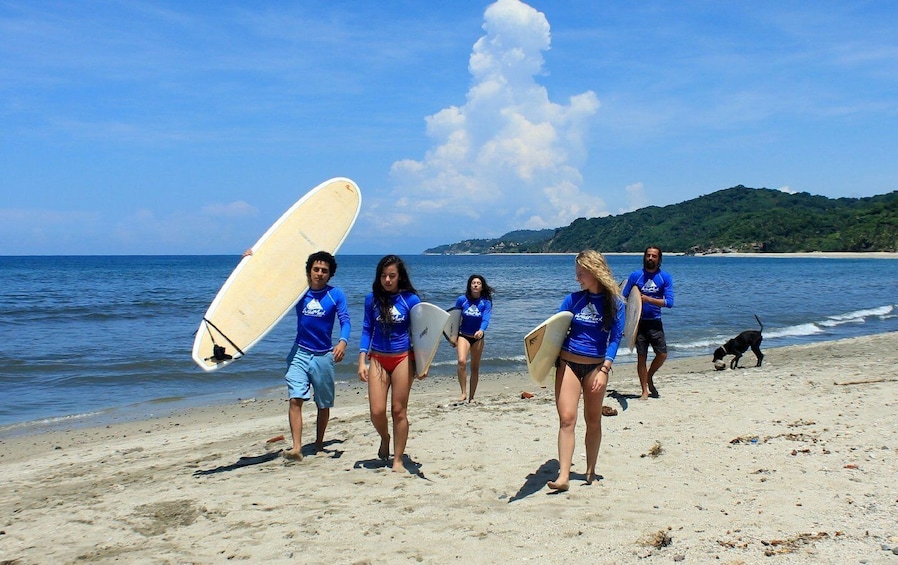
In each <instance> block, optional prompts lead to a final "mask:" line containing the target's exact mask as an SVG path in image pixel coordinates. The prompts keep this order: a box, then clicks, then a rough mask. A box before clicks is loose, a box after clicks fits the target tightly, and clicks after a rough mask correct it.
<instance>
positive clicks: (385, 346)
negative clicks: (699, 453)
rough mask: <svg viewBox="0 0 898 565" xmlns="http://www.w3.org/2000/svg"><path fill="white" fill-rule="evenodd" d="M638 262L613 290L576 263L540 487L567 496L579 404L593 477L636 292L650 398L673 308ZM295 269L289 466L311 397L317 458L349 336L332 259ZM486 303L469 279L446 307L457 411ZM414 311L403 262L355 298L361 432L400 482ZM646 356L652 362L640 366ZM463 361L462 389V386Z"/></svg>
mask: <svg viewBox="0 0 898 565" xmlns="http://www.w3.org/2000/svg"><path fill="white" fill-rule="evenodd" d="M642 259H643V266H642V268H641V269H639V270H636V271H634V272H633V273H632V274H631V275H630V276H629V277H628V279H627V281H626V283H625V284H624V285H623V287H621V286H620V285H619V284H618V283H617V282H616V281H615V279H614V276H613V274H612V272H611V269H610V268H609V266H608V263H607V262H606V260H605V258H604V256H602V254H601V253H599V252H597V251H593V250H586V251H582V252H580V253H579V254H578V255H577V256H576V259H575V267H574V268H575V279H576V281H577V283H578V284H579V285H580V290H579V291H578V292H573V293H571V294H569V295H568V296H566V297H565V298H564V300H563V301H562V303H561V306H560V308H559V311H569V312H571V313H572V314H573V319H572V321H571V326H570V330H569V332H568V335H567V337H566V338H565V340H564V343H563V344H562V348H561V353H560V355H559V356H558V359H557V361H556V372H555V405H556V408H557V412H558V419H559V430H558V461H559V474H558V477H557V479H556V480H554V481H549V482H548V483H547V485H548V487H549V488H550V489H553V490H556V491H564V490H567V489H568V488H569V486H570V470H571V464H572V458H573V452H574V445H575V436H574V430H575V426H576V423H577V413H578V410H579V403H580V397H581V396H582V397H583V404H584V406H583V416H584V419H585V421H586V440H585V441H586V473H585V477H586V482H587V484H591V483H592V482H593V481H594V480H595V479H596V477H597V475H596V461H597V459H598V453H599V447H600V445H601V442H602V403H603V399H604V398H605V393H606V391H607V387H608V379H609V376H610V375H611V372H612V366H613V363H614V359H615V356H616V354H617V350H618V347H619V345H620V341H621V338H622V336H623V328H624V317H625V307H624V301H625V300H626V297H627V296H629V293H630V290H631V289H632V288H633V287H634V286H635V287H637V288H638V289H639V290H640V292H641V296H642V303H643V307H642V317H641V320H640V323H639V327H638V329H637V339H636V352H637V373H638V375H639V381H640V385H641V388H642V396H641V398H642V399H646V398H649V397H650V396H651V397H657V396H658V391H657V388H656V387H655V384H654V380H653V376H654V375H655V373H656V372H657V371H658V369H659V368H660V367H661V365H662V364H663V363H664V360H665V359H666V358H667V345H666V342H665V338H664V329H663V326H662V324H661V308H671V307H673V279H672V277H671V276H670V274H669V273H667V272H666V271H662V270H661V260H662V252H661V249H660V248H658V247H655V246H651V247H648V248H646V250H645V252H644V253H643V258H642ZM305 269H306V275H307V277H308V283H309V288H308V290H307V291H306V292H305V293H304V294H303V296H302V297H301V298H300V299H299V301H298V302H297V304H296V306H295V310H296V316H297V331H296V339H295V341H294V344H293V348H292V349H291V352H290V354H289V355H288V357H287V370H286V374H285V379H286V381H287V391H288V396H289V408H288V419H289V423H290V433H291V437H292V441H293V445H292V447H291V448H290V449H288V450H286V451H285V452H284V457H286V458H287V459H291V460H301V459H302V450H301V448H302V427H303V422H302V407H303V403H304V402H307V401H309V400H312V398H313V393H314V401H315V404H316V406H317V408H318V413H317V421H316V439H315V449H316V451H321V450H323V449H324V435H325V432H326V430H327V424H328V421H329V419H330V409H331V408H332V407H333V405H334V396H335V392H334V364H335V363H339V362H341V361H342V360H343V359H344V357H345V354H346V348H347V346H348V344H349V332H350V319H349V309H348V307H347V301H346V295H345V294H344V293H343V291H342V290H341V289H340V288H338V287H335V286H332V285H331V284H330V280H331V278H332V277H333V276H334V275H336V273H337V261H336V259H335V258H334V256H333V255H331V254H330V253H327V252H324V251H319V252H316V253H312V254H311V255H309V257H308V259H307V261H306V266H305ZM492 298H493V289H492V287H490V285H489V284H487V281H486V278H484V276H483V275H480V274H473V275H471V276H469V277H468V281H467V285H466V288H465V293H464V294H463V295H461V296H459V297H458V299H457V300H456V303H455V307H456V308H458V309H459V310H461V313H462V317H461V322H460V326H459V336H458V339H457V340H456V348H457V360H458V363H457V374H458V381H459V385H460V387H461V397H460V399H459V400H460V401H463V402H472V401H473V400H474V395H475V393H476V390H477V384H478V380H479V371H480V360H481V356H482V354H483V348H484V343H485V337H484V336H485V332H486V330H487V328H488V327H489V323H490V314H491V311H492ZM420 302H421V299H420V297H419V295H418V292H417V291H416V290H415V287H414V286H413V285H412V282H411V279H410V278H409V273H408V269H407V268H406V266H405V263H404V262H403V260H402V259H401V258H400V257H398V256H396V255H387V256H385V257H383V258H381V259H380V261H378V263H377V269H376V272H375V276H374V281H373V283H372V285H371V292H370V293H368V295H367V296H366V297H365V307H364V318H363V322H362V336H361V342H360V346H359V356H358V376H359V379H361V380H362V381H363V382H366V383H367V385H368V403H369V410H370V417H371V423H372V424H373V425H374V428H375V430H376V431H377V433H378V435H379V436H380V445H379V447H378V451H377V455H378V457H379V458H380V459H382V460H384V461H388V460H389V458H390V448H391V440H392V453H393V461H392V469H393V470H394V471H397V472H407V471H406V469H405V465H404V463H405V461H404V455H405V448H406V444H407V442H408V436H409V423H408V401H409V394H410V392H411V388H412V383H413V381H414V379H415V378H416V377H417V378H424V377H425V376H426V375H424V374H420V375H416V369H415V363H414V351H413V350H412V347H411V339H410V322H411V319H410V312H411V309H412V308H413V307H414V306H415V305H416V304H418V303H420ZM335 323H339V325H340V332H339V338H338V340H337V342H336V343H333V341H332V337H331V336H332V332H333V329H334V325H335ZM650 346H651V348H652V350H653V353H654V358H653V360H652V363H651V365H649V366H647V360H648V348H649V347H650ZM469 356H470V359H471V379H470V386H467V384H468V383H467V359H468V357H469ZM388 405H389V415H388V412H387V407H388ZM391 423H392V434H391V430H390V424H391Z"/></svg>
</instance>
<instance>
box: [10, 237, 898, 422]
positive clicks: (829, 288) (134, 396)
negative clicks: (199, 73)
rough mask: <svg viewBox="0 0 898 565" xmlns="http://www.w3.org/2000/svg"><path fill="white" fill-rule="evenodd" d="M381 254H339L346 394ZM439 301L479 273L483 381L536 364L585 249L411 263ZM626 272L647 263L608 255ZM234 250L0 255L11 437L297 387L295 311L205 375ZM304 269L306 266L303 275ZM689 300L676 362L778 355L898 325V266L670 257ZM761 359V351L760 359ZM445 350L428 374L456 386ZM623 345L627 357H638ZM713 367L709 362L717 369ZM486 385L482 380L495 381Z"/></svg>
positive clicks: (681, 304)
mask: <svg viewBox="0 0 898 565" xmlns="http://www.w3.org/2000/svg"><path fill="white" fill-rule="evenodd" d="M378 259H379V256H353V255H350V256H339V257H338V271H337V274H336V276H335V277H334V278H333V280H332V283H333V284H335V285H337V286H340V287H341V288H343V290H344V291H345V292H346V294H347V297H348V298H349V307H350V314H351V316H352V322H353V326H352V339H351V341H350V348H349V350H348V355H347V359H346V360H345V361H344V362H343V363H341V364H338V365H337V379H338V381H339V383H338V386H347V384H348V383H349V382H353V381H355V380H356V379H357V377H356V364H355V362H356V359H357V355H358V342H359V335H360V330H361V320H362V315H361V311H362V305H363V301H364V296H365V294H366V293H367V292H370V290H371V284H372V282H373V278H374V269H375V266H376V264H377V261H378ZM404 259H405V261H406V263H407V265H408V267H409V270H410V273H411V278H412V282H413V283H414V285H415V286H416V288H417V289H418V290H419V292H420V293H421V294H422V296H423V298H424V300H426V301H428V302H432V303H434V304H437V305H439V306H441V307H443V308H449V307H450V306H452V305H453V304H454V301H455V299H456V297H457V296H459V295H460V294H462V293H463V292H464V286H465V282H466V281H467V277H468V276H469V275H470V274H472V273H479V274H481V275H483V276H484V277H486V279H487V281H488V282H489V284H490V285H491V286H493V287H494V288H495V296H494V305H493V318H492V323H491V325H490V328H489V331H488V333H487V341H486V349H485V351H484V357H483V366H482V369H481V373H482V375H484V374H488V373H495V372H507V371H525V370H526V366H525V363H524V356H523V343H522V338H523V336H524V335H525V334H526V333H527V332H528V331H529V330H530V329H532V328H533V327H534V326H536V325H537V324H538V323H539V322H541V321H542V320H543V319H545V318H546V317H548V316H550V315H551V314H553V313H554V312H555V311H557V308H558V306H559V304H560V303H561V300H562V299H563V298H564V296H565V295H566V294H567V293H569V292H572V291H575V290H577V289H578V288H579V287H578V285H577V284H576V282H575V280H574V266H573V256H570V255H526V256H515V255H501V256H500V255H487V256H425V255H410V256H406V257H404ZM608 260H609V263H610V265H611V268H612V270H613V272H614V274H615V276H616V277H617V278H618V279H623V278H625V277H626V276H627V275H628V274H629V273H630V272H631V271H633V270H635V269H638V268H639V267H640V266H641V257H639V256H633V255H609V256H608ZM238 261H239V257H231V256H140V257H137V256H113V257H85V256H78V257H0V434H8V433H17V432H21V431H22V430H26V431H27V430H28V429H33V428H34V427H36V426H52V425H77V424H78V423H84V422H96V421H98V420H102V419H104V418H105V419H127V418H143V417H147V416H149V415H153V414H158V413H161V412H164V411H165V410H168V409H173V408H179V407H182V406H185V405H196V404H213V403H216V402H233V401H236V400H237V399H245V398H251V397H258V396H265V395H280V394H283V390H284V385H283V369H284V357H285V355H286V354H287V353H288V352H289V349H290V345H291V343H292V340H293V337H294V331H295V317H294V315H293V314H292V313H291V314H288V316H287V317H285V318H284V320H283V321H282V322H281V324H280V325H278V326H277V327H276V328H275V329H274V330H273V331H272V332H271V333H270V334H269V335H268V336H267V337H266V338H265V339H264V340H263V341H262V342H260V343H259V344H258V345H256V347H255V348H253V349H252V350H251V351H250V352H249V353H248V354H247V355H246V357H244V358H243V359H240V360H239V361H237V362H235V363H233V364H232V365H230V366H228V367H226V368H224V369H221V370H219V371H216V372H212V373H206V372H204V371H202V370H201V369H199V368H198V367H196V366H195V365H194V364H193V361H192V360H191V358H190V350H191V347H192V344H193V335H194V332H195V331H196V329H197V327H198V325H199V322H200V320H201V318H202V316H203V314H204V313H205V311H206V309H207V308H208V306H209V304H210V303H211V301H212V299H213V298H214V297H215V294H216V293H217V292H218V289H219V288H220V287H221V285H222V284H223V283H224V281H225V279H226V278H227V277H228V275H229V274H230V272H231V271H232V270H233V268H234V267H235V266H236V264H237V262H238ZM303 267H304V259H298V260H297V263H296V268H297V269H302V268H303ZM663 267H664V269H665V270H667V271H669V272H670V273H671V274H672V275H673V277H674V282H675V291H676V296H675V302H676V303H675V306H674V308H673V309H671V310H665V311H664V314H663V319H664V325H665V331H666V335H667V340H668V345H669V351H670V357H671V358H675V357H686V356H708V359H709V361H710V355H711V352H712V351H713V350H714V348H716V347H717V346H718V345H720V344H721V343H723V342H724V341H725V340H726V339H729V338H730V337H733V336H734V335H736V334H737V333H739V332H740V331H742V330H745V329H756V328H757V322H756V321H755V319H754V315H755V314H757V315H758V317H760V319H761V321H762V322H763V324H764V347H765V348H771V347H776V346H782V345H792V344H801V343H810V342H815V341H821V340H830V339H838V338H844V337H853V336H860V335H869V334H876V333H882V332H888V331H896V330H898V261H896V260H889V259H864V258H856V259H827V258H773V257H683V256H668V257H665V259H664V264H663ZM749 357H751V356H750V355H749ZM454 359H455V358H454V350H453V349H452V348H450V347H449V346H448V345H444V346H441V347H440V350H439V352H438V353H437V357H436V362H435V365H434V367H433V368H432V369H431V372H430V376H429V377H428V378H434V379H447V382H454V379H455V366H454V364H455V361H454ZM633 361H635V354H632V353H630V352H629V351H628V350H626V349H624V350H622V351H621V352H620V354H619V355H618V363H628V362H630V363H632V362H633ZM709 369H710V363H709ZM482 378H483V377H482Z"/></svg>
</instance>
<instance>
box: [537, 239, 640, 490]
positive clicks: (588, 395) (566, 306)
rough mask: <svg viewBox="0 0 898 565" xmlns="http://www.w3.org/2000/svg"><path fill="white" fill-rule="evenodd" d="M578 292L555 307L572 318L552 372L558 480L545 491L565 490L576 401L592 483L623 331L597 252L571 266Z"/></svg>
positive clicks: (619, 304) (612, 284)
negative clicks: (580, 411)
mask: <svg viewBox="0 0 898 565" xmlns="http://www.w3.org/2000/svg"><path fill="white" fill-rule="evenodd" d="M575 273H576V275H575V276H576V280H577V282H578V283H579V284H580V289H581V290H580V291H579V292H574V293H572V294H570V295H569V296H568V297H567V298H565V299H564V301H563V302H562V303H561V308H560V309H559V311H560V312H571V313H573V315H574V318H573V320H572V321H571V329H570V332H569V333H568V336H567V338H566V339H565V340H564V343H563V344H562V346H561V354H560V355H559V356H558V361H557V363H556V371H555V407H556V409H557V410H558V422H559V427H558V464H559V467H560V468H559V472H558V479H556V480H554V481H549V482H548V484H547V486H548V487H549V488H550V489H553V490H556V491H566V490H568V488H570V480H571V464H572V459H573V456H574V444H575V440H574V429H575V427H576V425H577V410H578V409H579V404H580V395H581V393H582V395H583V419H584V420H586V484H592V482H593V481H594V480H595V479H596V460H597V459H598V457H599V446H600V445H601V443H602V402H603V401H604V398H605V391H606V390H607V388H608V377H609V375H610V374H611V365H612V364H613V363H614V357H615V355H616V354H617V349H618V346H619V345H620V340H621V336H622V335H623V331H624V308H625V307H624V302H623V299H622V298H621V292H620V287H619V286H618V284H617V282H616V281H615V280H614V276H613V275H612V274H611V269H609V268H608V263H607V262H606V261H605V258H604V257H603V256H602V255H601V254H600V253H599V252H597V251H592V250H587V251H582V252H581V253H579V254H578V255H577V259H576V263H575Z"/></svg>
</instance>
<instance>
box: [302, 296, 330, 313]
mask: <svg viewBox="0 0 898 565" xmlns="http://www.w3.org/2000/svg"><path fill="white" fill-rule="evenodd" d="M324 314H325V312H324V308H322V307H321V303H320V302H318V301H317V300H316V299H314V298H313V299H312V300H310V301H309V303H308V304H306V305H305V307H304V308H303V309H302V315H303V316H309V317H312V318H323V317H324Z"/></svg>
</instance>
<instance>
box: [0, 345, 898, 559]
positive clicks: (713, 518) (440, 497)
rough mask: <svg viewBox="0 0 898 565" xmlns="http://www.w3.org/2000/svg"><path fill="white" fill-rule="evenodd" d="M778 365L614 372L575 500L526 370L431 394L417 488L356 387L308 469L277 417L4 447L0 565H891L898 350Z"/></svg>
mask: <svg viewBox="0 0 898 565" xmlns="http://www.w3.org/2000/svg"><path fill="white" fill-rule="evenodd" d="M765 353H766V358H765V363H764V366H763V367H762V368H749V369H744V370H729V369H728V370H726V371H721V372H715V371H713V370H712V369H711V364H710V359H704V358H702V359H698V358H694V359H680V360H671V361H669V362H668V363H667V364H666V365H665V367H664V368H663V369H662V371H661V373H660V374H659V375H658V377H656V382H657V384H658V387H659V390H660V393H661V398H660V399H650V400H647V401H640V400H637V399H636V396H637V395H638V392H639V388H638V382H637V378H636V374H635V367H634V366H633V365H620V366H618V367H617V368H616V370H615V371H614V374H613V375H612V380H611V384H610V387H611V388H612V389H613V390H612V391H611V392H610V394H609V397H608V398H607V399H606V402H605V404H606V405H608V406H612V407H614V408H616V409H617V410H618V415H617V416H612V417H606V418H604V419H603V426H604V440H603V443H602V449H601V452H600V454H599V465H598V471H599V473H600V474H601V476H602V479H601V480H600V481H598V482H597V483H594V484H593V485H591V486H585V485H584V484H583V480H582V478H583V477H582V474H580V475H578V474H576V473H577V472H579V473H582V471H583V469H584V459H583V452H582V434H583V426H582V422H581V425H580V426H578V429H577V435H578V443H579V444H580V445H579V446H578V449H577V451H576V452H575V455H574V459H575V460H574V471H575V475H574V477H573V479H574V482H573V483H572V487H571V490H570V491H568V492H566V493H560V494H550V491H549V490H548V489H547V488H546V486H545V482H546V480H549V479H552V478H554V477H555V473H556V471H557V468H558V463H557V459H556V458H557V454H556V453H557V452H556V442H555V438H556V433H557V419H556V414H555V408H554V401H553V396H552V392H551V391H550V390H548V389H538V388H536V389H534V387H533V385H532V384H531V382H530V381H529V379H528V378H526V377H525V376H524V375H521V374H503V375H485V376H483V377H482V379H481V382H482V384H481V386H480V390H479V391H478V395H479V402H478V403H476V404H475V405H461V406H453V405H452V400H453V399H454V398H455V396H456V394H457V385H456V383H454V382H453V381H451V380H448V379H443V380H433V379H431V380H425V381H422V382H419V383H416V385H415V388H414V390H413V391H412V400H411V405H410V420H411V426H412V427H411V437H410V439H409V445H408V450H407V451H408V454H409V455H410V457H411V459H410V460H409V461H408V462H407V467H408V468H409V471H410V472H409V473H408V474H405V475H402V474H397V473H393V472H391V471H390V470H389V468H388V467H385V466H384V464H383V463H382V462H381V461H379V460H378V459H377V458H376V452H377V446H378V440H377V435H376V434H375V432H374V430H373V428H372V426H371V424H370V423H369V421H368V413H367V404H366V401H365V393H364V390H363V389H362V388H361V386H360V385H357V384H354V385H353V386H351V387H347V388H345V389H343V390H342V393H341V394H340V396H339V397H338V400H337V402H338V405H337V407H336V408H335V409H334V410H333V416H334V417H333V419H332V422H331V425H330V428H329V430H328V439H329V443H328V445H327V451H326V452H325V453H322V454H319V455H317V456H315V455H308V456H306V458H305V459H304V460H303V461H301V462H298V463H285V461H284V460H283V459H281V458H280V457H279V455H278V451H279V450H282V449H285V448H286V447H288V446H289V445H288V443H287V442H285V441H270V442H269V441H268V440H270V439H272V438H276V437H277V436H281V435H287V436H289V434H288V427H287V415H286V412H287V406H286V402H284V401H283V400H260V401H258V402H247V403H242V404H237V405H230V406H225V407H209V408H202V409H195V410H190V411H188V412H185V413H182V414H176V415H174V416H172V417H167V418H164V419H159V420H150V421H143V422H133V423H125V424H115V425H111V426H108V427H101V428H97V429H84V430H70V431H57V432H48V433H43V434H40V435H32V436H28V437H17V438H11V439H9V438H8V439H4V440H2V441H0V517H2V524H0V562H2V563H17V564H18V563H71V562H116V561H117V562H127V563H224V562H228V561H231V562H233V561H249V562H283V563H287V562H301V563H405V562H424V563H445V562H458V563H468V562H473V563H498V562H511V561H515V562H517V561H533V562H543V563H587V562H588V563H635V562H639V563H669V562H672V561H673V562H677V561H685V562H691V563H709V562H714V563H731V564H734V563H775V564H781V563H889V564H898V555H896V554H894V553H893V552H892V551H891V548H893V547H898V453H896V451H898V382H896V381H898V377H896V369H895V367H896V366H898V333H891V334H884V335H877V336H872V337H864V338H859V339H850V340H844V341H838V342H829V343H821V344H816V345H808V346H797V347H787V348H780V349H768V350H766V351H765ZM743 362H745V363H748V364H752V363H753V362H754V358H753V356H752V355H751V354H750V353H749V354H748V355H746V356H745V357H743ZM522 391H529V392H532V393H533V394H534V396H533V398H530V399H523V398H521V392H522ZM307 408H310V406H309V405H307ZM305 414H306V425H307V428H306V433H305V438H306V439H307V441H311V439H312V435H311V433H312V432H311V426H312V425H313V422H314V409H308V410H306V413H305ZM308 447H310V446H307V448H308ZM896 551H898V550H896Z"/></svg>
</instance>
